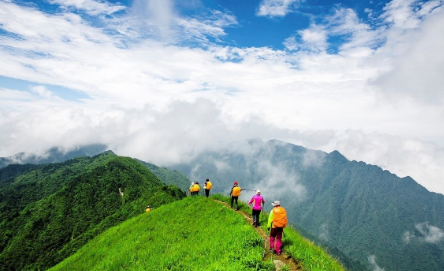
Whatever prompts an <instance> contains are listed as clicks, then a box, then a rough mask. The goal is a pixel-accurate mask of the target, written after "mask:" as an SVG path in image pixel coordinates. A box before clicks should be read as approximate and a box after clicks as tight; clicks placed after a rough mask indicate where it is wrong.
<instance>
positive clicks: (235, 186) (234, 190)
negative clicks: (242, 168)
mask: <svg viewBox="0 0 444 271" xmlns="http://www.w3.org/2000/svg"><path fill="white" fill-rule="evenodd" d="M238 185H239V183H238V182H236V181H235V182H234V184H233V187H232V188H231V192H230V197H231V208H233V202H236V211H237V210H239V208H238V205H237V200H238V199H239V196H240V194H241V191H242V189H241V188H240V187H239V186H238Z"/></svg>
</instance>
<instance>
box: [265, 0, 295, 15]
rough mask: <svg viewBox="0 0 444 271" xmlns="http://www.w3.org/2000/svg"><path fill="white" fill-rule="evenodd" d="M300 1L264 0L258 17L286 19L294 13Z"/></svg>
mask: <svg viewBox="0 0 444 271" xmlns="http://www.w3.org/2000/svg"><path fill="white" fill-rule="evenodd" d="M297 2H299V0H262V2H261V3H260V6H259V8H258V10H257V11H256V15H257V16H267V17H284V16H285V15H287V14H288V13H289V12H292V11H293V8H294V7H295V6H296V3H297Z"/></svg>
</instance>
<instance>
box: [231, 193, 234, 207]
mask: <svg viewBox="0 0 444 271" xmlns="http://www.w3.org/2000/svg"><path fill="white" fill-rule="evenodd" d="M233 202H234V197H233V196H231V209H233Z"/></svg>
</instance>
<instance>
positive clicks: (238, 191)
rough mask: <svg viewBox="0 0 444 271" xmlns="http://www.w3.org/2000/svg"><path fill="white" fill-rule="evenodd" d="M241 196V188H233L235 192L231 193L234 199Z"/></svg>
mask: <svg viewBox="0 0 444 271" xmlns="http://www.w3.org/2000/svg"><path fill="white" fill-rule="evenodd" d="M240 194H241V188H240V187H239V186H235V187H233V192H232V193H231V195H232V196H233V197H239V196H240Z"/></svg>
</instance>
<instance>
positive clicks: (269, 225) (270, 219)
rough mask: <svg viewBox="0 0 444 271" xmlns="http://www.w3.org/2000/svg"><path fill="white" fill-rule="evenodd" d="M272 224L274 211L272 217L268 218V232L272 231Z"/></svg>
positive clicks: (271, 213)
mask: <svg viewBox="0 0 444 271" xmlns="http://www.w3.org/2000/svg"><path fill="white" fill-rule="evenodd" d="M272 223H273V210H271V211H270V215H269V216H268V223H267V228H268V230H270V228H271V224H272Z"/></svg>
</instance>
